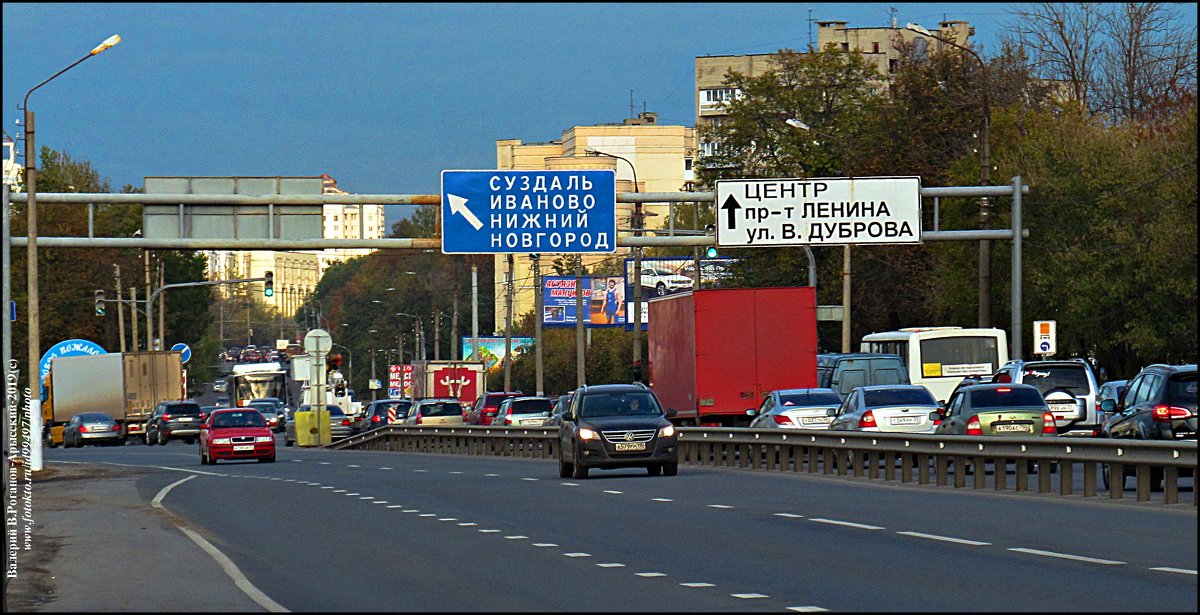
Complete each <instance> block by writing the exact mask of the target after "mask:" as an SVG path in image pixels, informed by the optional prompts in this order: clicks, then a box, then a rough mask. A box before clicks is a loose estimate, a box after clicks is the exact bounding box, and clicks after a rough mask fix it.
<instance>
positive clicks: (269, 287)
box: [263, 271, 275, 297]
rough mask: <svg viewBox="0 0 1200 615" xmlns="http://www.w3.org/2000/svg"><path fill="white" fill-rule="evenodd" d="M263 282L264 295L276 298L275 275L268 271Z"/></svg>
mask: <svg viewBox="0 0 1200 615" xmlns="http://www.w3.org/2000/svg"><path fill="white" fill-rule="evenodd" d="M263 277H264V280H263V295H265V296H267V297H274V296H275V274H274V273H273V272H270V271H268V272H267V273H266V274H265V275H264V276H263Z"/></svg>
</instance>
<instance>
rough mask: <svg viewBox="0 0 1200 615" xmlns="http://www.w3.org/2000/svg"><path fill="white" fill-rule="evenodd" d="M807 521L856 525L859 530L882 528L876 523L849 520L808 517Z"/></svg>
mask: <svg viewBox="0 0 1200 615" xmlns="http://www.w3.org/2000/svg"><path fill="white" fill-rule="evenodd" d="M809 521H816V522H817V523H829V524H832V525H844V526H846V527H856V528H858V529H860V530H882V529H883V528H881V527H879V526H877V525H865V524H862V523H851V522H849V521H838V520H836V519H809Z"/></svg>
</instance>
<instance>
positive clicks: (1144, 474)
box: [1136, 464, 1150, 502]
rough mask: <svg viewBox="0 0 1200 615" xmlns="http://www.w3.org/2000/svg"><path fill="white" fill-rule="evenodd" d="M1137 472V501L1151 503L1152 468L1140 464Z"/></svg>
mask: <svg viewBox="0 0 1200 615" xmlns="http://www.w3.org/2000/svg"><path fill="white" fill-rule="evenodd" d="M1136 472H1137V501H1139V502H1149V501H1150V466H1148V465H1141V464H1139V465H1138V466H1137V470H1136Z"/></svg>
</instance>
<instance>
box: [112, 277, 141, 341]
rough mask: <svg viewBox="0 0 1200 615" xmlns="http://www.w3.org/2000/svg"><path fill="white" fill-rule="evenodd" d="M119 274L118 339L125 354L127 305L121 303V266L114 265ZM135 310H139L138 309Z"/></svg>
mask: <svg viewBox="0 0 1200 615" xmlns="http://www.w3.org/2000/svg"><path fill="white" fill-rule="evenodd" d="M113 269H114V270H116V274H117V338H118V339H120V340H121V343H120V346H121V352H122V353H124V352H125V303H124V302H123V301H121V266H120V265H117V264H115V263H114V264H113ZM133 309H135V310H136V309H137V308H136V307H135V308H133Z"/></svg>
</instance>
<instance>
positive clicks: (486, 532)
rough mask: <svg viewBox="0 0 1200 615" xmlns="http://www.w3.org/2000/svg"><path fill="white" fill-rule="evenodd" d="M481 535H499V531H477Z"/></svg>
mask: <svg viewBox="0 0 1200 615" xmlns="http://www.w3.org/2000/svg"><path fill="white" fill-rule="evenodd" d="M477 531H478V532H479V533H481V534H499V533H500V530H477Z"/></svg>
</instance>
